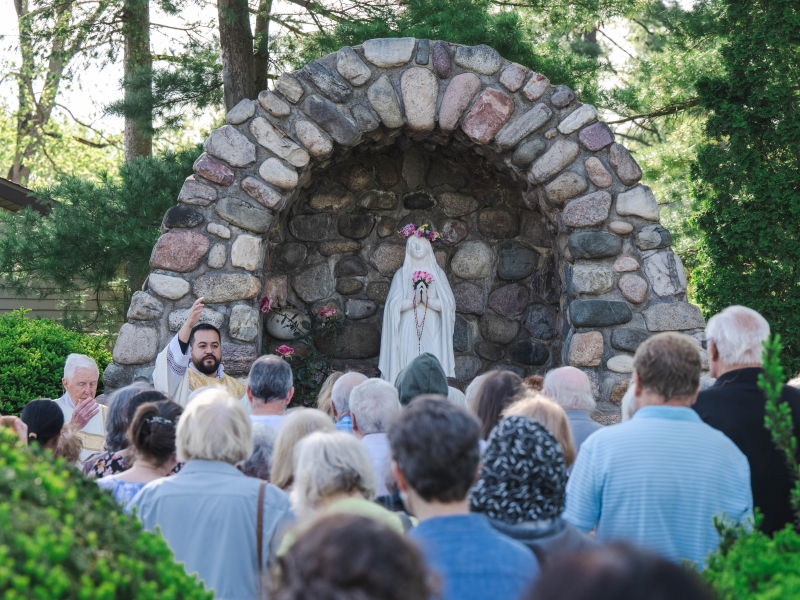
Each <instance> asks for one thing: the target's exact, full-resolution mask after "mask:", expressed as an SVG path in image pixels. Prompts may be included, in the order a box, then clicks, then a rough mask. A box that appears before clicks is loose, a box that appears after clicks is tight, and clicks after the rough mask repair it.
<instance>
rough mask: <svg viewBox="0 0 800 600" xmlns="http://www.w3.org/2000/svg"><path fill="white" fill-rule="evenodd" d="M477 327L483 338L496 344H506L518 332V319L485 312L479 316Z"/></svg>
mask: <svg viewBox="0 0 800 600" xmlns="http://www.w3.org/2000/svg"><path fill="white" fill-rule="evenodd" d="M478 329H479V331H480V332H481V336H482V337H483V339H485V340H488V341H490V342H495V343H496V344H508V343H509V342H511V340H513V339H514V338H515V337H517V333H519V321H512V320H510V319H505V318H503V317H499V316H497V315H491V314H486V315H483V316H482V317H481V319H480V322H479V324H478Z"/></svg>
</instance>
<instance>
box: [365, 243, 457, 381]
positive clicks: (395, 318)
mask: <svg viewBox="0 0 800 600" xmlns="http://www.w3.org/2000/svg"><path fill="white" fill-rule="evenodd" d="M417 272H422V273H426V274H429V275H430V276H431V277H432V279H431V281H430V283H429V284H428V285H427V286H426V285H424V284H422V283H418V284H417V285H416V286H415V284H414V275H415V273H417ZM455 321H456V301H455V298H454V297H453V291H452V290H451V289H450V284H449V283H448V281H447V275H445V273H444V271H443V270H442V269H441V268H440V267H439V265H438V264H436V258H435V257H434V255H433V248H431V243H430V242H429V241H428V240H427V239H426V238H424V237H419V236H418V235H415V234H411V235H410V236H409V237H408V241H407V242H406V258H405V261H404V262H403V266H402V267H401V268H400V269H399V270H398V271H397V272H396V273H395V274H394V277H393V278H392V285H391V287H390V288H389V295H388V296H387V298H386V304H385V307H384V309H383V331H382V332H381V356H380V360H379V362H378V368H379V369H380V370H381V378H382V379H385V380H386V381H388V382H390V383H392V384H394V380H395V379H396V378H397V375H398V374H399V373H400V371H401V370H403V368H404V367H405V366H406V365H407V364H408V363H410V362H411V361H412V360H414V359H415V358H416V357H417V356H419V355H420V354H422V353H423V352H429V353H431V354H433V355H434V356H435V357H436V358H438V359H439V362H440V363H441V365H442V369H443V370H444V372H445V374H446V375H447V376H448V377H455V359H454V357H453V328H454V327H455Z"/></svg>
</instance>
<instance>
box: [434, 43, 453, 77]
mask: <svg viewBox="0 0 800 600" xmlns="http://www.w3.org/2000/svg"><path fill="white" fill-rule="evenodd" d="M432 54H433V72H434V73H436V76H437V77H438V78H439V79H447V78H448V77H450V51H449V50H448V49H447V43H446V42H436V43H435V44H434V45H433V52H432Z"/></svg>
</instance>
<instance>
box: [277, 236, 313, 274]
mask: <svg viewBox="0 0 800 600" xmlns="http://www.w3.org/2000/svg"><path fill="white" fill-rule="evenodd" d="M306 256H308V249H307V248H306V247H305V245H304V244H296V243H292V242H287V243H285V244H281V245H280V246H279V247H278V255H277V257H276V266H277V267H278V268H279V269H280V270H281V271H292V270H294V269H296V268H297V267H299V266H300V265H302V264H303V263H304V262H305V260H306Z"/></svg>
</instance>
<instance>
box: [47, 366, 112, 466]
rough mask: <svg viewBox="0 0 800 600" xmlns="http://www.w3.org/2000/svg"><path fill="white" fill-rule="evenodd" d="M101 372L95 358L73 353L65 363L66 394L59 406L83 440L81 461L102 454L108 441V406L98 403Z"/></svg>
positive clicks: (64, 384) (64, 380)
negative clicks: (95, 399)
mask: <svg viewBox="0 0 800 600" xmlns="http://www.w3.org/2000/svg"><path fill="white" fill-rule="evenodd" d="M99 379H100V370H99V369H98V368H97V363H96V362H94V359H93V358H92V357H90V356H86V355H85V354H70V355H69V356H67V362H66V363H64V377H63V379H62V380H61V383H62V385H63V386H64V390H65V391H64V395H63V396H61V398H59V399H58V400H56V403H57V404H58V406H59V407H60V408H61V412H63V413H64V422H65V423H69V426H70V428H71V429H73V430H74V431H75V432H76V433H77V436H78V437H79V438H80V440H81V442H82V444H83V449H82V450H81V456H80V459H81V461H84V460H86V459H87V458H88V457H89V456H91V455H92V454H95V453H96V452H102V450H103V444H104V443H105V439H106V428H105V422H106V410H107V409H106V407H105V406H102V405H101V404H98V403H97V402H95V401H94V397H95V395H96V394H97V383H98V381H99Z"/></svg>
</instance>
